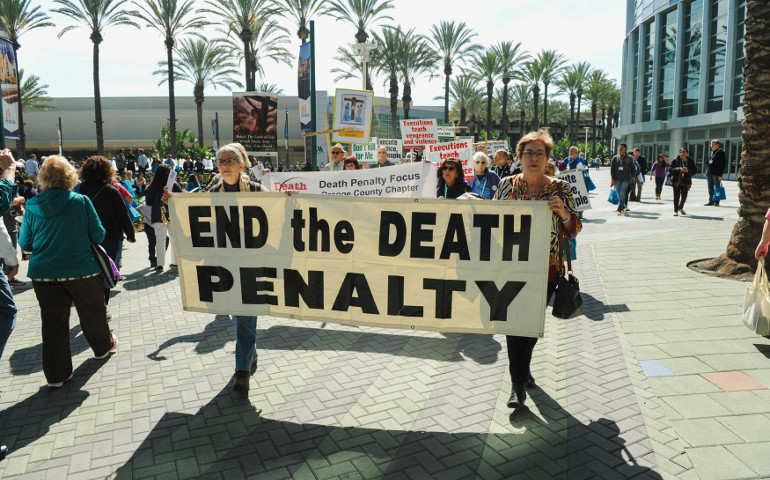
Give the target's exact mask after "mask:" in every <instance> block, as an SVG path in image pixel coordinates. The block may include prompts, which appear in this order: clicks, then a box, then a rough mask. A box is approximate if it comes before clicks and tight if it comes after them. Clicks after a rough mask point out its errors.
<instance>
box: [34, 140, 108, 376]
mask: <svg viewBox="0 0 770 480" xmlns="http://www.w3.org/2000/svg"><path fill="white" fill-rule="evenodd" d="M77 181H78V177H77V172H76V171H75V169H74V168H73V167H72V166H71V165H70V163H69V162H68V161H67V160H66V159H65V158H64V157H61V156H58V155H55V156H50V157H48V158H46V161H45V163H44V164H43V167H42V168H41V169H40V175H39V177H38V182H39V183H40V189H41V192H40V193H39V194H38V195H37V196H36V197H35V198H33V199H31V200H30V201H29V202H27V203H26V212H25V214H24V220H23V222H22V224H21V232H20V234H19V245H20V246H21V248H22V249H23V250H25V251H28V252H32V255H31V257H30V259H29V270H28V272H27V276H28V277H29V278H30V279H32V286H33V288H34V289H35V295H36V296H37V300H38V303H39V304H40V316H41V317H42V324H43V325H42V331H43V373H44V374H45V377H46V379H47V380H48V386H49V387H50V388H58V387H61V386H62V385H64V382H66V381H67V380H69V379H71V378H72V355H71V353H70V327H69V317H70V306H71V305H72V303H73V302H74V304H75V308H76V309H77V312H78V317H79V318H80V327H81V329H82V331H83V336H84V337H85V339H86V341H88V344H89V345H90V346H91V349H92V350H93V352H94V356H96V358H98V359H103V358H106V357H107V356H108V355H109V354H110V352H112V351H113V350H115V348H117V346H118V341H117V338H116V337H115V336H114V335H113V334H112V333H111V332H110V328H109V325H108V324H107V310H106V307H105V304H104V281H103V279H102V276H101V273H100V269H99V265H98V264H97V263H96V259H95V258H94V255H93V252H92V251H91V243H92V242H93V243H99V242H101V241H102V240H103V239H104V235H105V230H104V228H103V227H102V224H101V222H100V221H99V217H98V216H97V215H96V210H94V207H93V205H92V204H91V200H89V199H88V197H86V196H84V195H81V194H79V193H74V192H71V191H70V190H71V189H72V188H73V187H74V186H75V184H77Z"/></svg>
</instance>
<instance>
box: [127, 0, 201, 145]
mask: <svg viewBox="0 0 770 480" xmlns="http://www.w3.org/2000/svg"><path fill="white" fill-rule="evenodd" d="M139 1H143V3H137V2H139ZM134 4H135V5H136V6H137V7H138V8H139V11H138V12H136V14H135V15H136V17H137V18H139V19H141V20H143V21H144V22H145V23H146V24H147V26H148V27H150V28H154V29H156V30H157V31H159V32H160V33H161V35H163V37H164V43H165V45H166V64H167V65H168V114H169V120H168V121H169V125H170V128H171V132H176V100H175V98H174V78H175V77H174V58H173V50H174V45H175V44H176V39H177V37H178V36H180V35H183V34H185V33H189V34H191V35H196V36H198V37H201V38H202V35H201V34H200V31H201V29H202V28H203V27H204V26H205V25H207V22H206V21H205V20H204V19H203V17H201V16H200V12H199V11H196V10H194V4H195V2H194V0H181V3H179V2H178V0H135V2H134ZM170 137H171V152H170V153H171V155H173V156H174V157H176V154H177V141H176V140H177V138H176V135H173V134H172V135H170Z"/></svg>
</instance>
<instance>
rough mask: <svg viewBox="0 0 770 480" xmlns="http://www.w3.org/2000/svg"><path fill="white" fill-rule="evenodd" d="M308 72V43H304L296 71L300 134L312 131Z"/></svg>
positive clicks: (309, 68) (300, 50)
mask: <svg viewBox="0 0 770 480" xmlns="http://www.w3.org/2000/svg"><path fill="white" fill-rule="evenodd" d="M310 70H311V65H310V42H305V43H303V44H302V46H301V47H299V67H298V69H297V92H298V93H297V97H298V98H299V121H300V128H301V130H302V132H309V131H311V130H312V127H311V120H312V115H311V105H310Z"/></svg>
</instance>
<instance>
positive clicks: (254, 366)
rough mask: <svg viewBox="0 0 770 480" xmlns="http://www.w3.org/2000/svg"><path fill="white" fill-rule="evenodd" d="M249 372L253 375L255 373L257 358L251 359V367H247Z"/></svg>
mask: <svg viewBox="0 0 770 480" xmlns="http://www.w3.org/2000/svg"><path fill="white" fill-rule="evenodd" d="M249 373H250V374H251V375H254V374H255V373H257V359H256V358H255V359H254V360H252V361H251V367H249Z"/></svg>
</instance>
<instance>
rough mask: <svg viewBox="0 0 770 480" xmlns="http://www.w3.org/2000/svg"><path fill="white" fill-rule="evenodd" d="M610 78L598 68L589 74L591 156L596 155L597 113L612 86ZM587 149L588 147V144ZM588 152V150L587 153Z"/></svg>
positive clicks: (588, 96)
mask: <svg viewBox="0 0 770 480" xmlns="http://www.w3.org/2000/svg"><path fill="white" fill-rule="evenodd" d="M610 82H611V81H610V80H609V79H608V78H607V74H606V73H605V72H604V71H603V70H600V69H596V70H594V71H592V72H591V74H590V75H589V76H588V84H587V86H586V90H585V93H586V97H587V98H588V101H589V102H591V136H592V137H593V142H592V147H591V158H595V156H596V115H597V113H598V109H599V106H600V105H604V103H605V100H606V96H607V91H608V89H609V87H610ZM586 149H588V147H587V146H586ZM587 153H588V152H586V154H587Z"/></svg>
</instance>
